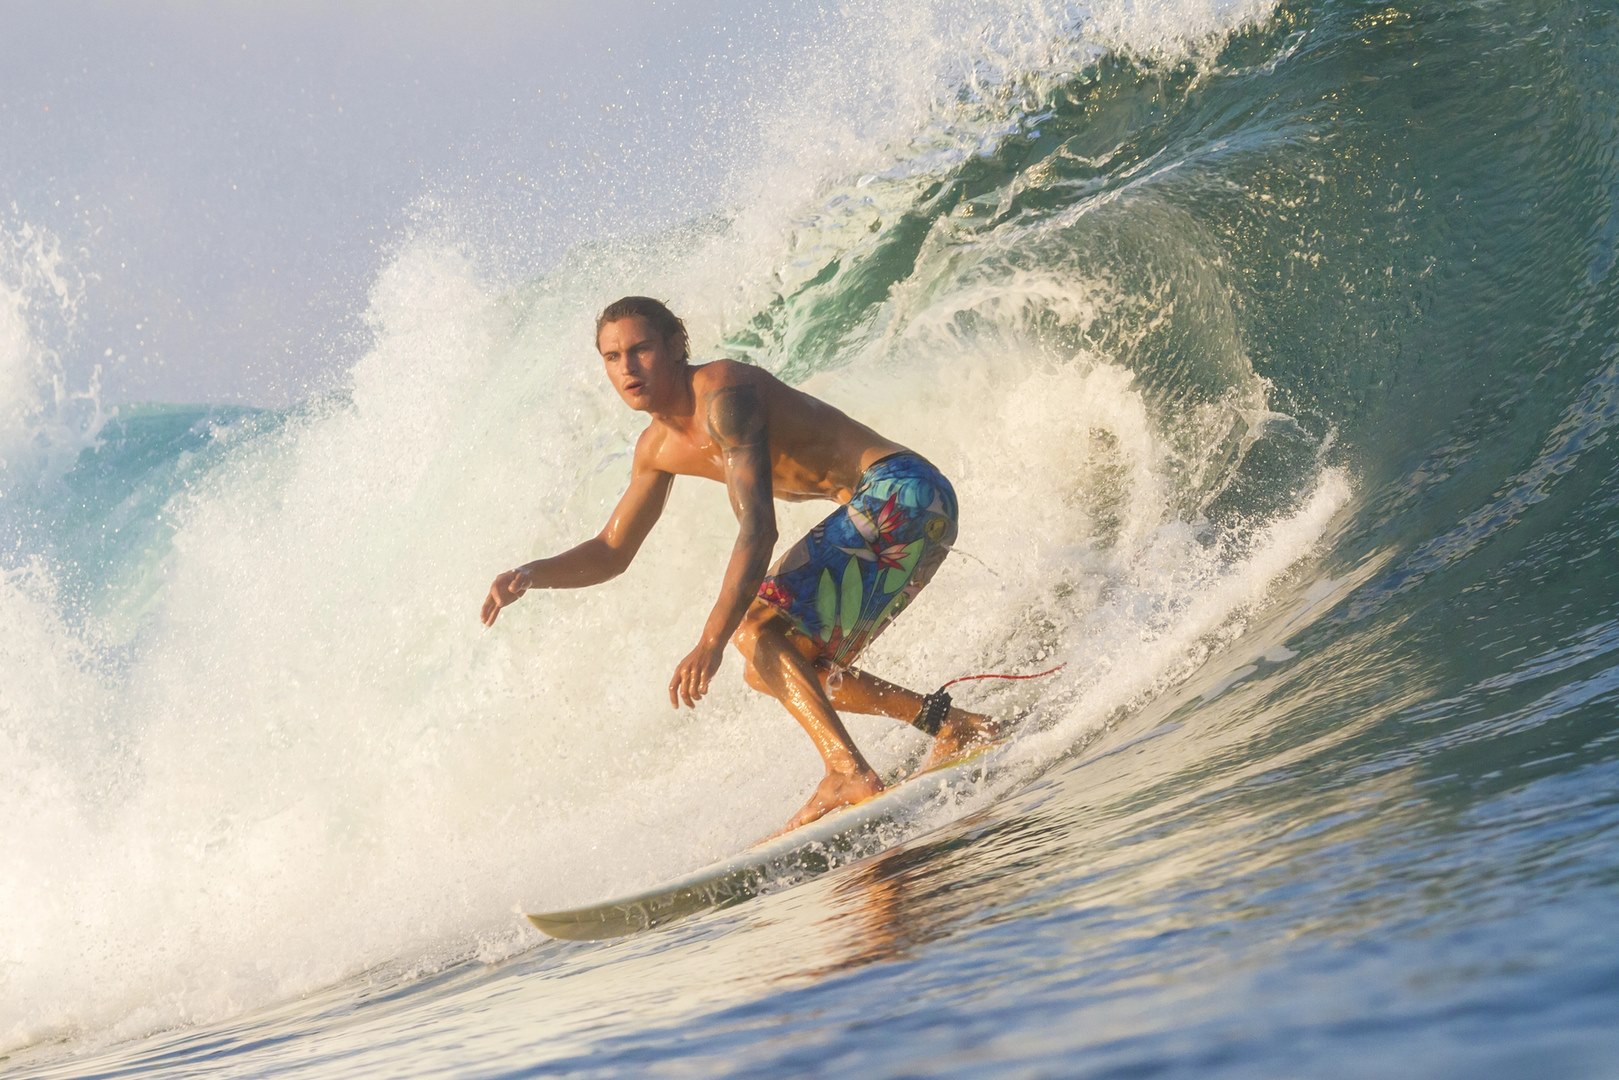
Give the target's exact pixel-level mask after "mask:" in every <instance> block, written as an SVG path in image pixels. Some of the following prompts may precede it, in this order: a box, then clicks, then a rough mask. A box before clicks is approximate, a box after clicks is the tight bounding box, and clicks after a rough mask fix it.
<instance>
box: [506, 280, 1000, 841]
mask: <svg viewBox="0 0 1619 1080" xmlns="http://www.w3.org/2000/svg"><path fill="white" fill-rule="evenodd" d="M596 348H597V350H598V351H599V352H600V353H601V357H602V362H603V363H604V364H605V365H606V368H607V377H608V379H609V380H610V381H611V382H612V384H613V388H614V389H615V390H617V391H618V395H619V397H621V398H623V399H624V403H625V404H626V405H628V406H629V407H630V408H632V409H634V410H636V411H637V412H644V413H646V414H647V415H648V416H649V417H651V422H650V423H649V424H647V426H646V430H645V431H643V432H642V433H641V436H640V438H639V439H638V440H637V441H636V444H635V458H634V463H633V464H632V466H631V470H630V486H629V489H628V490H627V491H626V492H625V493H624V496H623V498H621V499H620V500H619V502H618V506H617V507H615V508H614V510H613V514H612V517H611V518H609V519H608V522H607V525H606V527H604V528H603V529H602V531H601V532H600V533H599V534H597V535H596V536H595V537H592V538H591V539H589V540H586V541H585V542H584V543H582V544H580V545H578V546H577V547H574V548H571V549H569V550H567V551H564V552H563V553H561V554H560V555H556V556H553V557H552V558H549V559H537V560H535V561H534V562H531V563H525V564H524V565H522V566H519V567H518V568H517V569H515V570H508V571H506V572H505V573H503V574H501V575H499V576H498V577H496V578H495V581H494V584H493V585H491V586H490V588H489V595H488V597H487V598H486V599H485V600H484V603H483V622H484V625H485V626H490V625H493V624H494V621H495V618H496V616H498V615H499V613H500V609H501V608H503V607H505V606H506V605H507V604H510V603H512V602H514V601H515V600H517V598H518V597H520V596H522V595H523V594H524V593H525V592H527V591H528V590H530V589H567V588H579V587H582V586H586V585H595V584H598V583H600V582H603V581H606V580H608V579H609V578H612V577H616V576H617V575H619V574H621V573H623V572H624V570H625V569H626V568H627V567H628V566H629V565H630V562H631V560H633V559H634V558H635V553H636V552H637V551H639V550H640V548H641V543H642V541H644V540H645V539H646V537H647V533H648V532H650V531H651V529H652V526H653V524H654V523H655V522H656V521H657V520H658V517H659V515H661V514H662V513H663V505H664V501H665V500H666V499H667V498H668V496H669V487H670V485H671V484H672V483H673V482H674V478H675V477H676V476H677V475H684V476H701V477H706V478H707V479H709V480H717V481H719V482H720V483H722V484H724V485H725V486H726V489H727V490H728V491H729V492H730V496H731V509H732V510H733V511H734V512H735V513H736V518H737V522H738V523H739V526H740V527H739V528H738V530H737V537H736V544H735V545H734V546H733V547H732V549H731V559H730V562H729V563H728V564H727V565H726V568H725V579H724V581H723V583H722V584H721V586H720V594H719V599H718V600H716V601H715V602H714V609H713V610H712V611H711V612H710V613H709V616H708V620H707V621H706V622H705V623H704V624H703V632H702V636H701V637H700V638H699V639H698V642H697V646H696V648H694V649H692V650H691V652H689V653H688V654H686V658H685V659H684V660H682V661H680V663H679V664H678V665H677V666H676V667H675V673H674V677H673V678H672V679H670V680H669V703H670V705H671V706H673V707H675V708H679V707H680V703H682V702H684V703H685V704H686V705H687V706H688V707H695V706H696V704H697V702H698V701H700V700H701V699H702V697H703V695H705V694H707V693H708V686H709V680H710V679H712V678H713V677H714V673H715V672H716V671H717V670H718V669H719V666H720V662H721V660H722V659H723V658H724V650H725V643H726V642H728V641H729V642H731V643H733V644H735V645H736V647H737V649H738V651H739V652H741V654H742V657H743V659H744V661H745V663H746V665H747V666H746V670H745V676H746V678H747V682H748V685H749V686H751V687H753V688H754V689H756V690H759V691H761V692H763V693H766V694H769V695H770V696H771V697H774V698H775V699H776V700H777V701H779V702H781V704H782V705H783V706H785V707H786V709H787V711H788V712H789V713H791V714H792V716H793V718H794V719H795V720H797V721H798V722H799V724H800V725H802V726H803V728H804V730H805V732H807V733H808V734H809V737H810V739H811V740H813V741H814V743H815V748H816V750H818V751H819V752H820V754H821V760H822V761H823V762H824V763H825V765H826V776H825V778H824V779H823V780H822V781H821V783H820V785H819V786H818V787H817V788H816V789H815V794H813V795H812V796H810V799H809V801H808V802H807V803H805V804H804V806H803V807H802V808H801V809H800V810H799V811H798V813H797V814H795V815H794V816H793V818H792V820H791V821H789V822H788V823H787V828H789V829H792V828H796V827H797V826H799V825H802V824H804V823H806V822H809V821H814V820H815V819H816V818H818V817H820V816H821V815H823V814H825V813H827V812H828V811H830V810H834V809H836V808H838V807H840V806H847V805H850V804H853V803H857V802H860V801H861V800H863V799H868V798H870V797H871V796H873V795H875V794H877V793H878V792H879V791H881V790H882V781H880V780H879V779H878V778H877V774H876V773H875V772H873V771H872V768H871V766H870V765H868V764H867V763H866V760H865V758H864V757H862V756H861V754H860V751H859V750H858V749H856V747H855V745H854V742H853V741H852V740H851V739H850V738H849V733H848V731H847V730H846V729H845V728H844V726H843V722H842V720H840V719H839V718H838V712H837V710H840V709H841V710H845V711H848V712H857V713H869V714H876V715H882V716H888V717H892V718H894V719H897V720H903V721H906V722H910V723H918V725H919V726H920V723H919V722H920V721H921V717H920V715H919V714H920V711H921V706H922V698H921V696H920V695H918V694H916V693H913V692H912V691H910V690H906V689H904V688H903V687H900V686H895V685H894V684H893V683H889V682H885V681H883V680H882V679H879V678H876V677H875V676H873V675H870V674H868V673H866V672H863V671H858V670H854V669H852V668H850V667H849V664H850V663H851V662H852V661H853V660H854V658H855V657H856V656H857V655H858V654H859V653H860V651H861V650H862V649H864V648H865V646H866V645H868V644H869V643H870V642H871V641H872V639H873V638H875V637H876V636H877V635H878V634H880V633H881V632H882V631H883V630H884V629H885V628H886V627H887V626H888V624H889V623H890V622H892V621H893V619H894V617H895V616H896V615H898V614H899V612H900V611H901V610H902V609H903V608H904V607H905V605H906V604H907V603H909V602H910V600H911V598H912V597H914V596H915V595H916V593H917V592H918V591H920V590H921V588H922V586H924V585H925V584H927V582H928V579H929V578H931V577H932V576H933V572H934V571H935V570H936V569H938V566H939V563H940V562H941V561H943V559H944V556H945V554H946V553H947V552H948V551H949V550H950V545H951V544H952V543H953V542H954V541H955V538H956V496H955V492H954V491H953V490H952V489H951V487H950V482H949V481H947V480H946V479H945V478H944V477H943V476H941V475H940V474H939V472H938V470H937V469H935V468H934V467H933V466H932V465H930V464H929V463H928V462H927V461H926V460H924V459H923V458H921V457H920V456H918V455H917V454H914V453H912V452H911V451H909V450H907V449H906V448H905V447H903V446H900V445H899V444H898V443H893V442H890V441H889V440H887V439H885V438H883V437H882V436H881V435H879V434H877V433H876V432H875V431H873V430H871V429H870V428H868V427H866V426H865V425H864V424H861V423H859V422H858V421H855V420H852V419H850V418H849V417H847V416H845V415H844V414H843V413H841V412H839V411H838V410H837V409H835V408H833V407H832V406H830V405H828V404H826V403H825V402H823V401H819V400H817V399H816V398H813V397H810V396H809V395H808V394H805V393H803V392H801V391H799V390H795V389H793V388H792V387H790V386H788V385H786V384H785V383H783V382H781V381H780V380H779V379H777V378H775V377H774V376H772V375H771V374H769V373H768V372H765V371H763V370H761V369H759V368H756V367H751V366H749V365H747V364H742V363H738V362H736V361H734V360H716V361H714V362H712V363H707V364H697V365H693V364H692V363H691V362H690V359H689V352H688V349H687V340H686V327H685V325H684V324H683V323H682V322H681V321H680V320H679V319H678V318H676V317H675V315H674V314H673V313H672V312H671V311H670V310H669V309H668V308H667V307H665V306H664V305H663V304H662V303H660V302H658V301H657V300H652V299H649V298H647V297H644V296H627V297H625V298H624V299H622V300H619V301H617V302H616V303H614V304H611V305H609V306H608V307H607V309H606V310H605V311H603V312H602V313H601V316H600V317H599V318H598V319H597V320H596ZM773 499H791V500H802V499H830V500H832V501H833V502H836V503H839V504H840V506H839V507H838V508H837V509H836V510H834V511H833V512H832V513H831V515H830V516H828V517H827V518H826V520H824V521H822V522H821V523H820V524H819V525H817V526H815V528H813V529H811V530H810V532H809V534H808V535H806V536H805V537H804V538H803V539H801V540H799V541H798V543H796V544H794V545H793V546H792V547H791V548H789V549H788V550H787V552H786V554H784V555H783V556H782V557H781V559H780V560H779V561H778V562H777V563H776V565H775V566H774V567H771V568H770V570H769V573H768V574H767V573H766V568H767V567H768V566H769V563H770V555H771V551H772V549H773V548H774V546H775V543H776V511H775V506H774V504H773V502H772V500H773ZM928 734H931V735H934V736H935V742H934V746H933V751H932V755H931V758H930V760H931V761H938V760H942V759H944V758H946V757H948V756H950V755H953V754H955V753H958V752H960V751H961V750H963V749H966V748H968V747H970V746H973V745H976V744H978V743H980V742H984V741H987V740H988V739H990V738H992V737H993V736H994V734H995V730H994V725H993V723H992V722H991V721H990V720H989V719H988V718H987V717H983V716H979V715H976V714H974V713H968V712H964V711H962V710H960V709H954V708H953V709H951V710H950V711H949V713H948V714H947V715H946V717H945V719H944V721H943V722H942V723H941V724H940V725H939V729H938V731H936V732H933V731H930V732H928Z"/></svg>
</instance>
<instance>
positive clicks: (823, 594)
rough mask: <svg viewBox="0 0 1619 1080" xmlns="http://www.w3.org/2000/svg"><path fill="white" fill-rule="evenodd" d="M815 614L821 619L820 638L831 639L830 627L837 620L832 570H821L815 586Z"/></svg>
mask: <svg viewBox="0 0 1619 1080" xmlns="http://www.w3.org/2000/svg"><path fill="white" fill-rule="evenodd" d="M815 614H816V616H817V617H818V618H819V619H820V620H821V640H822V641H831V640H832V628H833V627H834V626H836V625H837V622H838V587H837V586H836V585H835V584H833V582H832V571H830V570H822V571H821V580H820V581H819V582H817V583H816V586H815Z"/></svg>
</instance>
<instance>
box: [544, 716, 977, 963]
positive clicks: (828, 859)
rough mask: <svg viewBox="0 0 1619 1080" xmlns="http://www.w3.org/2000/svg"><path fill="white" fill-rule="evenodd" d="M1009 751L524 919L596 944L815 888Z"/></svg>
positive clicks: (890, 841) (960, 763) (950, 764)
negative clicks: (638, 883) (593, 899)
mask: <svg viewBox="0 0 1619 1080" xmlns="http://www.w3.org/2000/svg"><path fill="white" fill-rule="evenodd" d="M1006 747H1007V743H1006V742H1004V741H1003V742H997V743H992V744H990V745H989V746H984V747H979V748H977V749H975V750H970V751H968V752H967V753H965V754H963V755H961V756H960V757H957V758H954V759H952V760H950V761H947V762H944V763H943V764H941V765H938V766H935V767H934V768H932V769H929V770H927V771H926V772H922V773H917V774H916V775H914V776H910V777H907V778H905V779H903V780H900V781H898V782H896V783H892V784H890V785H889V786H888V787H887V788H885V789H884V790H883V791H882V792H881V793H880V794H878V795H876V796H874V797H872V798H870V799H867V800H866V801H865V802H863V803H858V804H856V805H854V806H846V807H844V808H843V809H841V810H834V811H833V812H832V813H830V814H827V815H826V816H825V817H822V818H818V819H817V820H815V821H812V822H810V823H809V824H808V825H801V826H799V827H798V828H796V829H794V830H793V831H792V832H789V833H785V834H783V835H781V836H777V837H773V838H771V839H768V840H763V841H760V842H759V843H757V844H755V845H754V846H753V847H751V848H748V849H747V850H746V851H743V852H740V853H738V854H736V855H732V856H730V857H729V858H726V859H721V860H720V861H719V862H716V863H711V864H710V865H708V866H705V867H703V868H702V869H700V870H694V871H692V872H691V873H689V874H686V875H685V876H683V877H679V878H676V879H675V880H673V881H669V882H666V883H664V884H662V885H655V886H653V887H652V888H649V889H646V890H645V891H643V892H639V893H635V894H634V895H631V896H626V897H621V898H618V899H613V900H608V901H605V902H603V903H599V904H592V905H590V906H588V907H580V908H571V909H568V910H566V911H548V912H542V913H525V915H524V917H525V918H527V919H528V921H529V922H531V923H533V924H534V925H535V926H536V927H538V928H539V929H540V930H542V931H544V932H545V933H546V934H548V935H550V936H551V937H554V938H564V939H567V940H572V941H596V940H600V939H603V938H614V937H622V936H624V935H626V934H636V933H640V932H641V931H643V930H651V929H653V928H654V927H658V926H665V925H667V924H669V923H672V922H674V921H676V920H677V919H684V918H686V917H687V916H688V915H695V914H697V913H698V912H701V911H709V910H712V909H714V908H721V907H729V906H731V905H732V904H736V903H740V902H742V901H743V900H749V899H752V898H753V897H755V896H758V895H759V894H760V893H761V892H763V891H765V890H766V889H767V888H772V887H775V886H785V885H796V884H798V883H800V882H804V881H808V880H810V879H811V878H814V877H818V876H820V875H821V874H824V873H826V872H827V871H828V870H831V869H834V868H835V867H839V866H844V865H847V864H849V863H851V862H855V861H858V860H860V859H863V858H869V857H871V856H873V855H876V854H879V853H881V852H883V851H886V850H888V849H889V848H890V847H893V846H895V845H896V844H898V843H899V842H901V841H902V840H907V839H910V838H911V837H910V836H909V835H905V834H904V833H903V830H894V829H889V828H884V827H885V826H890V825H893V824H894V823H896V822H901V821H904V820H906V819H908V818H911V817H914V816H915V815H916V814H917V813H919V812H920V811H922V810H924V809H926V808H928V807H930V806H937V805H941V804H942V803H944V802H946V801H950V800H954V799H956V798H958V797H960V796H962V795H965V794H966V793H968V792H970V791H972V790H973V789H974V788H975V787H976V786H977V785H978V784H980V783H982V782H983V781H984V780H985V779H986V778H987V777H988V776H989V775H990V774H991V773H992V772H994V770H995V768H996V766H997V765H999V764H1000V762H1001V761H1002V759H1003V758H1004V757H1005V750H1006ZM896 832H897V833H899V835H896Z"/></svg>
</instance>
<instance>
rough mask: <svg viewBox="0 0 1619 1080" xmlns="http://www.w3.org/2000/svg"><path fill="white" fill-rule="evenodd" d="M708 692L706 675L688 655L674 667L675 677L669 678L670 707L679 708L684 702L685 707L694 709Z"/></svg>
mask: <svg viewBox="0 0 1619 1080" xmlns="http://www.w3.org/2000/svg"><path fill="white" fill-rule="evenodd" d="M707 693H708V676H707V675H706V674H705V673H704V672H703V670H702V669H701V668H700V667H697V666H696V665H694V664H693V663H692V661H691V658H690V657H688V658H686V659H685V660H683V661H681V664H680V666H679V667H677V668H675V677H674V678H672V679H670V680H669V705H670V707H671V708H675V709H678V708H680V703H681V702H685V703H686V708H688V709H695V708H696V707H697V703H698V702H699V701H701V700H703V696H704V695H705V694H707Z"/></svg>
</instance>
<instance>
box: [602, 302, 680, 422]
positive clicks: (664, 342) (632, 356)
mask: <svg viewBox="0 0 1619 1080" xmlns="http://www.w3.org/2000/svg"><path fill="white" fill-rule="evenodd" d="M596 350H597V351H598V352H600V353H601V357H602V363H603V364H604V365H605V366H606V368H607V377H608V378H609V379H610V380H612V383H613V388H614V389H615V390H617V391H618V396H619V397H621V398H623V399H624V404H626V405H628V406H629V407H630V408H632V409H635V410H636V411H637V412H657V411H662V410H665V409H669V408H673V407H675V405H676V403H677V402H678V401H679V399H680V398H682V397H683V396H684V395H685V393H686V390H687V388H686V380H685V378H684V372H685V370H686V362H687V359H688V356H689V349H688V346H687V342H686V325H685V324H684V323H682V322H681V321H680V320H679V319H678V318H676V317H675V314H674V312H672V311H670V310H669V309H668V308H667V307H665V306H664V305H663V304H662V303H660V302H659V301H657V300H653V299H651V298H650V297H646V296H626V297H624V298H623V299H622V300H616V301H614V302H613V303H611V304H609V305H607V308H606V310H604V311H603V312H602V313H601V315H599V316H598V317H597V319H596Z"/></svg>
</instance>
